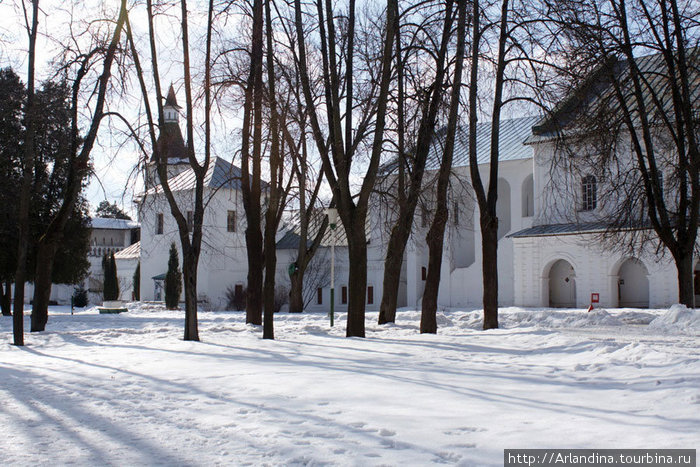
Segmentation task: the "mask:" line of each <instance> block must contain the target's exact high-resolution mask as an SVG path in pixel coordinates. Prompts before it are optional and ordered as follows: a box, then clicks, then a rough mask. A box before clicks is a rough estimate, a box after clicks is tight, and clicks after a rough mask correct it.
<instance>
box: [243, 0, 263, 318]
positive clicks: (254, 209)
mask: <svg viewBox="0 0 700 467" xmlns="http://www.w3.org/2000/svg"><path fill="white" fill-rule="evenodd" d="M262 64H263V3H262V0H255V1H254V2H253V37H252V43H251V57H250V75H249V76H248V82H247V87H246V91H245V95H246V96H245V104H244V110H243V114H244V115H243V131H242V134H243V144H242V147H241V172H242V175H241V177H242V180H241V181H242V184H241V187H242V194H243V208H244V209H245V214H246V231H245V239H246V250H247V253H248V283H247V284H246V295H247V297H246V323H250V324H256V325H260V324H262V311H263V297H262V290H263V265H264V258H263V237H262V232H261V230H260V227H261V220H262V216H261V208H260V158H261V150H262V149H261V148H262V102H263V100H262V99H263V89H262V74H263V71H262ZM251 127H252V129H253V131H252V136H253V137H252V143H253V144H252V148H253V151H252V154H251V151H250V146H251V144H250V143H251ZM251 162H252V172H253V173H252V177H251V173H250V166H251Z"/></svg>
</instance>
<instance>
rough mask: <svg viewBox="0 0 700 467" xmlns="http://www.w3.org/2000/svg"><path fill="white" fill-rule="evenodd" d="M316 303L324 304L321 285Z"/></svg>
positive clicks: (317, 290)
mask: <svg viewBox="0 0 700 467" xmlns="http://www.w3.org/2000/svg"><path fill="white" fill-rule="evenodd" d="M229 212H231V211H229ZM316 303H317V304H319V305H323V289H322V288H321V287H319V288H318V289H316Z"/></svg>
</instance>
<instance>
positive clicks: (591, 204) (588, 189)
mask: <svg viewBox="0 0 700 467" xmlns="http://www.w3.org/2000/svg"><path fill="white" fill-rule="evenodd" d="M581 195H582V196H581V201H582V204H581V210H582V211H593V210H594V209H595V208H596V207H597V206H598V187H597V183H596V179H595V177H594V176H593V175H586V176H585V177H583V180H582V181H581Z"/></svg>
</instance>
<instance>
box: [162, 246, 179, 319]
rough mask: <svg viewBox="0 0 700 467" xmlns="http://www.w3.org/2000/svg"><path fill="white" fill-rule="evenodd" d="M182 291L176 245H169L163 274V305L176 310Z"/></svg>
mask: <svg viewBox="0 0 700 467" xmlns="http://www.w3.org/2000/svg"><path fill="white" fill-rule="evenodd" d="M180 292H182V273H181V272H180V265H179V262H178V258H177V247H176V246H175V244H174V243H173V244H171V245H170V258H168V272H167V273H166V274H165V306H166V308H167V309H168V310H176V309H177V305H178V302H179V301H180Z"/></svg>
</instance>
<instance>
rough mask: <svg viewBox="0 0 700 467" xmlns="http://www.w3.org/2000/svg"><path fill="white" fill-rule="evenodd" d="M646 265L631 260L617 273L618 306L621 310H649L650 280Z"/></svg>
mask: <svg viewBox="0 0 700 467" xmlns="http://www.w3.org/2000/svg"><path fill="white" fill-rule="evenodd" d="M648 274H649V273H648V271H647V268H646V266H644V263H642V262H641V261H639V260H638V259H636V258H629V259H628V260H626V261H625V262H624V263H622V264H621V265H620V270H619V272H618V273H617V275H618V281H617V293H618V297H619V301H618V304H619V305H618V306H620V307H621V308H625V307H630V308H649V279H648V278H647V275H648Z"/></svg>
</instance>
